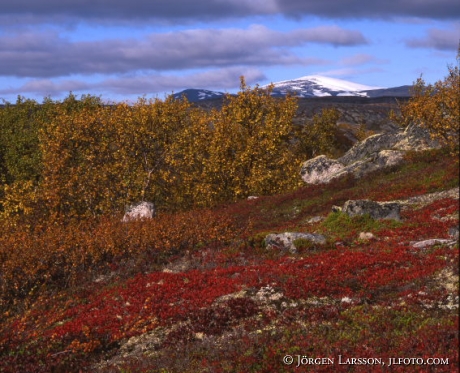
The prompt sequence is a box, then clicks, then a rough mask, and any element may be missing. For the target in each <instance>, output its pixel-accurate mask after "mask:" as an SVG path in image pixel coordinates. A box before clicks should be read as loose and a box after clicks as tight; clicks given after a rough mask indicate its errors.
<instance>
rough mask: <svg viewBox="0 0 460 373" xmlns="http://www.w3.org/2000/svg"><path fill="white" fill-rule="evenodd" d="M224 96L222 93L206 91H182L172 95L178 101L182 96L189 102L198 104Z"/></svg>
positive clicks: (190, 89) (191, 89) (192, 89)
mask: <svg viewBox="0 0 460 373" xmlns="http://www.w3.org/2000/svg"><path fill="white" fill-rule="evenodd" d="M223 95H224V93H222V92H216V91H210V90H207V89H194V88H189V89H184V90H183V91H181V92H178V93H174V94H173V97H174V98H175V99H180V98H182V96H185V97H186V98H187V100H188V101H190V102H198V101H203V100H211V99H214V98H221V97H222V96H223Z"/></svg>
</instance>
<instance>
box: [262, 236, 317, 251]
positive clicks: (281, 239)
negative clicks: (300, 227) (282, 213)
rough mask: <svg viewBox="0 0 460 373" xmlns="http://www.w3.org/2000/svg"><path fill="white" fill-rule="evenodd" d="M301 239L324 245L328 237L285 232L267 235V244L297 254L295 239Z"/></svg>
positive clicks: (271, 247)
mask: <svg viewBox="0 0 460 373" xmlns="http://www.w3.org/2000/svg"><path fill="white" fill-rule="evenodd" d="M299 239H302V240H307V241H310V242H311V243H313V244H320V245H323V244H325V243H326V238H325V237H324V236H323V235H322V234H315V233H299V232H285V233H280V234H274V233H272V234H269V235H267V237H265V245H266V247H267V248H268V249H273V248H278V249H281V250H283V251H289V252H290V253H291V254H295V253H296V252H297V247H296V246H295V241H296V240H299Z"/></svg>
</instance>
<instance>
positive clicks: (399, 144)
mask: <svg viewBox="0 0 460 373" xmlns="http://www.w3.org/2000/svg"><path fill="white" fill-rule="evenodd" d="M437 147H439V144H438V143H437V142H436V141H434V140H432V139H431V137H430V134H429V132H428V131H427V130H425V129H423V128H420V127H418V126H415V125H410V126H408V127H407V128H406V129H405V130H404V131H399V132H397V133H381V134H377V135H374V136H370V137H368V138H367V139H364V140H363V141H361V142H359V143H356V144H355V145H354V146H353V147H352V148H351V149H350V150H348V151H347V152H346V153H345V154H344V155H343V156H342V157H340V158H338V159H336V160H334V159H329V158H328V157H326V156H325V155H320V156H318V157H316V158H313V159H310V160H308V161H306V162H304V163H303V165H302V168H301V170H300V174H301V177H302V180H303V181H305V182H306V183H307V184H321V183H328V182H330V181H331V180H333V179H335V178H338V177H341V176H343V175H347V174H352V175H353V176H354V177H356V178H360V177H362V176H364V175H365V174H367V173H369V172H372V171H376V170H379V169H382V168H386V167H390V166H395V165H397V164H399V163H401V162H402V161H403V159H404V154H405V153H406V152H407V151H408V150H417V151H418V150H424V149H432V148H437Z"/></svg>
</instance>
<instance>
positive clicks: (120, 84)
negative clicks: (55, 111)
mask: <svg viewBox="0 0 460 373" xmlns="http://www.w3.org/2000/svg"><path fill="white" fill-rule="evenodd" d="M459 40H460V1H458V0H387V1H374V2H370V1H368V0H365V1H364V0H208V1H201V2H199V1H196V0H195V1H190V0H169V1H164V0H130V1H126V0H123V1H121V0H91V1H89V0H40V1H37V0H2V4H1V9H0V99H3V100H6V101H9V102H14V101H15V100H16V98H17V96H18V95H21V96H24V97H27V98H33V99H36V100H37V101H40V102H41V101H42V99H43V98H44V97H51V98H53V99H62V98H64V97H65V96H67V95H68V93H69V92H70V91H72V92H73V93H74V94H76V95H80V94H92V95H97V96H101V97H102V98H103V99H104V100H109V101H126V100H129V101H131V100H135V99H137V98H138V97H140V96H144V95H145V96H146V97H147V98H149V97H159V98H164V97H165V95H166V94H169V93H172V92H179V91H181V90H183V89H185V88H206V89H212V90H220V91H225V92H235V91H237V90H238V87H239V77H240V76H241V75H244V76H245V78H246V81H247V83H248V84H250V85H255V84H260V85H264V84H268V83H270V82H276V81H280V80H288V79H294V78H298V77H301V76H305V75H324V76H330V77H334V78H339V79H345V80H349V81H353V82H356V83H361V84H366V85H371V86H378V87H394V86H400V85H406V84H412V83H413V82H414V81H415V80H416V79H417V78H418V77H419V76H420V75H421V74H422V76H423V77H424V79H425V80H426V81H427V82H429V83H432V82H435V81H436V80H439V79H442V78H443V77H444V76H445V75H446V73H447V66H448V65H449V64H451V65H453V64H456V54H457V49H458V46H459Z"/></svg>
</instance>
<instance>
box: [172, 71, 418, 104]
mask: <svg viewBox="0 0 460 373" xmlns="http://www.w3.org/2000/svg"><path fill="white" fill-rule="evenodd" d="M273 86H274V89H273V93H272V95H273V96H274V97H284V96H286V95H287V94H288V93H291V94H295V95H296V96H297V97H299V98H309V97H371V98H376V97H409V96H410V87H411V86H408V85H404V86H399V87H391V88H382V87H373V86H368V85H364V84H358V83H354V82H350V81H347V80H342V79H336V78H330V77H324V76H319V75H308V76H303V77H300V78H297V79H292V80H283V81H280V82H275V83H273ZM265 87H268V85H266V86H262V88H265ZM223 95H224V93H222V92H216V91H210V90H207V89H186V90H183V91H181V92H178V93H175V94H174V95H173V96H174V97H175V98H176V99H180V98H181V97H182V96H185V97H186V98H187V99H188V100H189V101H190V102H200V101H205V100H212V99H219V98H222V97H223Z"/></svg>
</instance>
